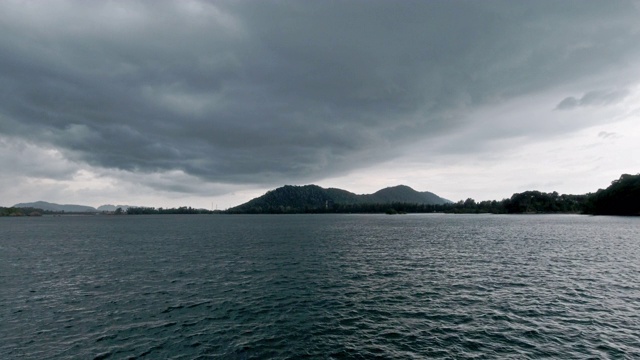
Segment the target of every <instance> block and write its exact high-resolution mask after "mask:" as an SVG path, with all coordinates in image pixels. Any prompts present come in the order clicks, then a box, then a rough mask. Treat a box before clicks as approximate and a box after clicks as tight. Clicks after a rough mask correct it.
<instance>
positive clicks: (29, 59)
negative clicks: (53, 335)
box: [0, 1, 640, 193]
mask: <svg viewBox="0 0 640 360" xmlns="http://www.w3.org/2000/svg"><path fill="white" fill-rule="evenodd" d="M638 18H640V9H639V7H638V5H637V2H634V1H615V2H606V3H605V2H602V1H563V2H557V1H535V2H528V1H527V2H525V1H483V2H457V1H447V2H444V1H442V2H432V1H429V2H427V1H403V2H390V1H367V2H361V1H335V2H334V1H302V2H301V1H290V2H289V1H283V2H275V1H252V2H237V1H211V2H208V1H158V2H155V1H154V2H144V1H140V2H133V1H109V2H83V1H48V2H38V3H35V2H33V3H32V2H22V1H4V2H2V3H0V24H1V25H0V68H1V69H3V70H2V72H1V73H0V133H1V134H2V135H3V136H4V137H5V138H7V139H15V141H21V142H23V143H27V144H34V145H37V146H39V147H42V148H48V149H55V151H57V152H58V153H59V154H60V156H62V157H63V158H64V159H65V161H67V162H70V163H73V164H77V166H79V167H80V168H82V167H83V166H84V167H90V168H92V169H98V170H97V171H106V172H117V171H120V172H124V173H129V174H139V175H140V176H143V175H144V176H148V177H149V179H150V180H148V183H149V184H150V186H152V187H154V188H156V189H159V190H166V191H177V192H188V193H197V192H198V190H197V189H201V188H202V187H200V186H193V184H195V183H193V182H191V184H189V182H190V180H188V179H192V180H193V181H196V183H198V184H200V183H203V184H206V183H210V184H221V185H220V186H223V188H224V186H226V185H223V184H260V185H264V186H271V185H279V184H282V183H291V182H312V181H317V180H318V179H323V178H329V177H332V176H339V175H343V174H345V173H347V172H348V171H350V170H354V169H358V168H365V167H367V166H371V165H374V164H377V163H379V162H381V161H387V160H391V159H394V158H397V157H400V156H401V155H402V154H403V151H404V149H405V146H406V145H407V144H415V143H429V142H432V143H441V142H442V139H445V138H448V137H450V136H452V135H456V136H458V137H460V136H462V135H461V134H466V133H467V131H466V129H470V128H483V122H484V121H486V119H483V118H474V117H471V116H468V114H469V113H472V112H474V111H476V110H478V109H483V108H485V107H488V106H494V105H496V106H499V105H501V104H504V103H507V102H509V101H512V100H513V99H521V98H526V97H528V96H532V95H537V94H541V93H545V92H548V91H553V92H555V93H557V94H558V96H559V97H558V98H556V99H555V100H553V102H551V103H549V104H545V106H547V107H548V108H550V109H552V108H553V104H556V103H557V104H558V105H557V106H556V108H557V109H559V110H567V109H575V108H578V107H584V106H602V105H609V104H615V103H617V102H619V101H621V100H622V99H624V98H625V96H627V95H628V91H627V90H625V89H627V88H628V87H630V86H632V85H633V84H634V83H635V82H637V80H638V79H639V78H638V73H637V71H638V70H636V67H637V64H638V63H640V47H639V46H637V44H640V22H638V21H637V19H638ZM602 84H605V85H606V86H604V87H603V86H601V85H602ZM590 86H598V87H590ZM602 88H605V89H622V90H604V91H603V90H597V89H602ZM594 89H596V90H594ZM571 94H584V95H582V96H578V97H574V96H575V95H571ZM563 98H564V100H562V101H560V102H559V103H558V100H559V99H563ZM514 121H516V122H517V121H518V120H517V119H516V120H514ZM571 124H572V125H571V126H567V127H565V128H561V129H560V131H562V132H565V133H570V132H575V131H578V130H580V129H581V128H582V127H586V126H591V125H593V123H584V124H582V125H581V124H580V123H571ZM503 125H504V124H503ZM545 126H547V125H545V124H543V123H535V124H534V125H527V126H525V127H524V128H527V129H528V130H527V131H533V132H541V133H546V132H547V131H549V132H550V131H554V132H558V128H557V127H554V128H552V127H545ZM551 129H553V130H551ZM523 135H526V134H522V133H519V130H518V127H517V126H515V127H514V126H509V125H508V124H507V125H505V126H499V127H494V128H492V129H491V131H490V132H489V131H487V132H486V134H484V135H482V136H478V135H477V134H476V135H472V134H469V135H468V136H467V137H465V138H462V139H459V141H460V143H459V145H455V144H448V145H446V146H445V145H443V146H439V147H429V148H428V153H425V154H423V157H424V159H425V161H428V160H429V159H430V158H432V157H437V156H440V155H447V154H448V153H450V152H452V151H453V152H465V151H468V152H470V153H471V152H473V151H476V150H477V146H479V145H480V144H483V143H485V142H487V141H497V140H501V139H503V140H504V139H510V138H514V137H518V136H523ZM25 156H26V155H25ZM19 161H21V160H19ZM100 169H101V170H100ZM41 170H42V171H47V170H46V167H43V168H41ZM58 171H59V169H51V172H52V175H51V176H57V175H56V172H58ZM162 174H165V175H162ZM167 174H168V175H167ZM171 174H173V175H171ZM175 174H181V175H180V176H176V175H175ZM160 177H162V179H163V180H162V181H160V180H159V178H160ZM210 190H211V189H209V190H207V191H210Z"/></svg>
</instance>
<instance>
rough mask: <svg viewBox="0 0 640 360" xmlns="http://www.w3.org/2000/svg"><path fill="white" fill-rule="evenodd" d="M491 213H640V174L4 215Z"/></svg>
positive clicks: (1, 211) (288, 191)
mask: <svg viewBox="0 0 640 360" xmlns="http://www.w3.org/2000/svg"><path fill="white" fill-rule="evenodd" d="M434 212H439V213H458V214H469V213H476V214H477V213H492V214H557V213H564V214H594V215H640V174H637V175H629V174H624V175H622V176H620V178H619V179H618V180H615V181H613V182H612V183H611V186H609V187H607V188H606V189H600V190H598V191H597V192H595V193H589V194H585V195H566V194H562V195H560V194H558V193H557V192H552V193H544V192H540V191H525V192H522V193H516V194H513V195H512V196H511V197H510V198H508V199H503V200H500V201H496V200H493V201H480V202H476V201H475V200H474V199H471V198H469V199H467V200H465V201H462V200H461V201H458V202H457V203H453V202H450V201H448V200H446V199H443V198H440V197H438V196H437V195H435V194H433V193H429V192H418V191H415V190H413V189H411V188H410V187H408V186H404V185H400V186H395V187H390V188H386V189H382V190H380V191H378V192H376V193H374V194H369V195H356V194H353V193H350V192H348V191H345V190H341V189H331V188H330V189H323V188H321V187H319V186H317V185H305V186H290V185H287V186H283V187H280V188H277V189H275V190H271V191H269V192H267V193H266V194H265V195H263V196H260V197H258V198H255V199H253V200H251V201H249V202H247V203H244V204H242V205H239V206H236V207H233V208H230V209H228V210H225V211H218V210H216V211H210V210H206V209H194V208H191V207H186V206H183V207H179V208H166V209H165V208H157V209H156V208H153V207H128V208H127V209H126V210H123V209H122V208H117V209H116V210H115V211H114V212H81V213H69V212H66V213H65V212H55V211H50V210H42V209H37V208H33V207H10V208H3V207H0V216H40V215H43V214H44V215H58V214H84V215H91V214H113V215H149V214H305V213H311V214H319V213H378V214H382V213H387V214H405V213H434Z"/></svg>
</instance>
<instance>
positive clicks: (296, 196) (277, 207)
mask: <svg viewBox="0 0 640 360" xmlns="http://www.w3.org/2000/svg"><path fill="white" fill-rule="evenodd" d="M392 203H406V204H420V205H441V204H447V203H450V201H449V200H446V199H443V198H441V197H439V196H437V195H435V194H433V193H430V192H419V191H416V190H414V189H412V188H410V187H408V186H405V185H399V186H394V187H388V188H385V189H382V190H379V191H377V192H375V193H373V194H367V195H357V194H354V193H351V192H349V191H346V190H342V189H335V188H328V189H325V188H322V187H320V186H317V185H304V186H293V185H285V186H283V187H280V188H277V189H275V190H271V191H268V192H267V193H266V194H264V195H263V196H260V197H258V198H255V199H253V200H251V201H249V202H247V203H244V204H242V205H239V206H236V207H233V208H231V209H228V210H227V212H229V213H301V212H324V211H327V210H329V211H330V210H338V209H342V208H343V207H345V206H354V205H367V204H392Z"/></svg>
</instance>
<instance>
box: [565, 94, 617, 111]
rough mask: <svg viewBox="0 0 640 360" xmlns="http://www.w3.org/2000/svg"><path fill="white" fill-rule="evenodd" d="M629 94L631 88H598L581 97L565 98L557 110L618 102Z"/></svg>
mask: <svg viewBox="0 0 640 360" xmlns="http://www.w3.org/2000/svg"><path fill="white" fill-rule="evenodd" d="M628 95H629V90H627V89H620V90H609V91H605V90H596V91H589V92H587V93H585V94H584V95H583V96H582V97H581V98H579V99H576V98H575V97H573V96H569V97H566V98H565V99H563V100H562V101H561V102H560V103H559V104H558V106H556V110H571V109H575V108H577V107H582V106H606V105H612V104H615V103H618V102H620V101H622V100H624V98H626V97H627V96H628Z"/></svg>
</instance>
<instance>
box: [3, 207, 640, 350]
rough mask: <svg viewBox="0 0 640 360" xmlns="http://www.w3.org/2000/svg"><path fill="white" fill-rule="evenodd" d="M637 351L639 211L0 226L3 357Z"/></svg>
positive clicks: (126, 219)
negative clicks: (595, 214) (616, 214)
mask: <svg viewBox="0 0 640 360" xmlns="http://www.w3.org/2000/svg"><path fill="white" fill-rule="evenodd" d="M545 357H547V358H558V359H588V358H593V359H607V358H610V359H638V358H640V218H638V217H635V218H633V217H605V216H602V217H592V216H578V215H522V216H519V215H509V216H506V215H505V216H502V215H440V214H428V215H398V216H388V215H255V216H254V215H175V216H174V215H159V216H153V215H149V216H75V217H73V216H62V217H40V218H0V359H301V358H311V359H424V358H436V359H437V358H443V359H445V358H447V359H492V358H517V359H527V358H532V359H533V358H535V359H538V358H545Z"/></svg>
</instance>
